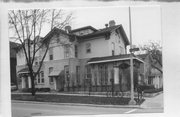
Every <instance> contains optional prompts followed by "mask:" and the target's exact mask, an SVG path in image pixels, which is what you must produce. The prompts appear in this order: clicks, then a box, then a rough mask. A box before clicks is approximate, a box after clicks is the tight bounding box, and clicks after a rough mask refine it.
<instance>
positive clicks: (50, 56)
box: [49, 48, 53, 60]
mask: <svg viewBox="0 0 180 117" xmlns="http://www.w3.org/2000/svg"><path fill="white" fill-rule="evenodd" d="M49 60H53V48H50V49H49Z"/></svg>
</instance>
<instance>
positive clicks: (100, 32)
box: [77, 25, 129, 45]
mask: <svg viewBox="0 0 180 117" xmlns="http://www.w3.org/2000/svg"><path fill="white" fill-rule="evenodd" d="M118 28H119V29H120V32H121V34H122V36H123V39H124V42H125V44H126V45H129V40H128V38H127V36H126V33H125V31H124V29H123V27H122V25H115V26H111V27H107V28H103V29H100V30H98V31H95V32H94V33H90V34H87V35H82V36H77V37H78V39H79V40H85V39H89V38H93V37H96V36H101V35H106V36H108V35H110V33H111V32H112V31H114V30H116V29H118Z"/></svg>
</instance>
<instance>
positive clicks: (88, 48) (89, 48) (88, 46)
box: [86, 43, 91, 53]
mask: <svg viewBox="0 0 180 117" xmlns="http://www.w3.org/2000/svg"><path fill="white" fill-rule="evenodd" d="M86 53H91V44H90V43H87V44H86Z"/></svg>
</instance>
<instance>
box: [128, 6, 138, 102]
mask: <svg viewBox="0 0 180 117" xmlns="http://www.w3.org/2000/svg"><path fill="white" fill-rule="evenodd" d="M129 31H130V50H132V32H131V8H130V7H129ZM130 52H131V57H130V75H131V100H130V101H129V104H130V105H135V104H136V101H135V100H134V78H133V52H132V51H130Z"/></svg>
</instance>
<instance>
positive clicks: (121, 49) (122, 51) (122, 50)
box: [119, 46, 124, 54]
mask: <svg viewBox="0 0 180 117" xmlns="http://www.w3.org/2000/svg"><path fill="white" fill-rule="evenodd" d="M119 49H120V53H119V54H124V49H123V47H121V46H119Z"/></svg>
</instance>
